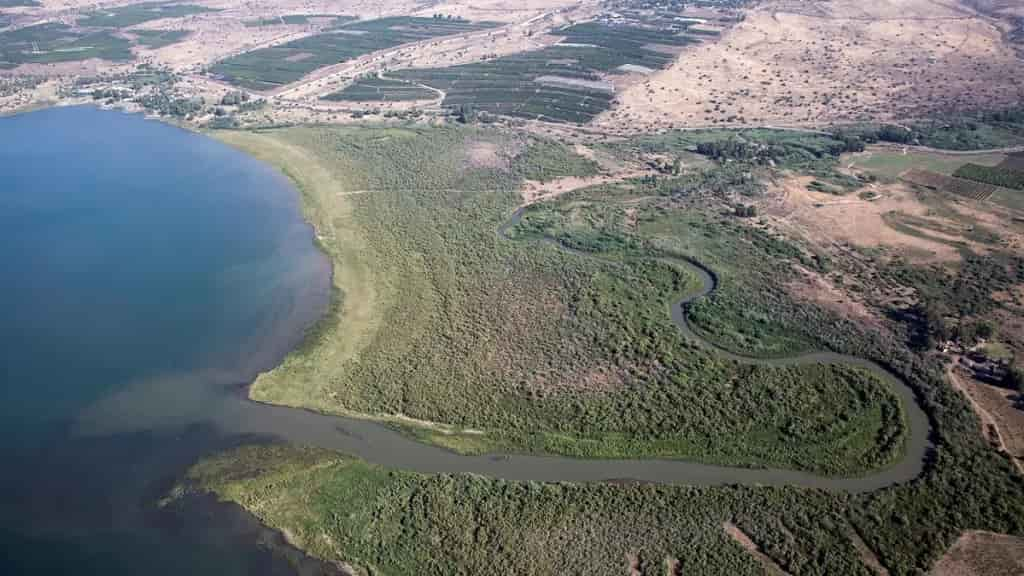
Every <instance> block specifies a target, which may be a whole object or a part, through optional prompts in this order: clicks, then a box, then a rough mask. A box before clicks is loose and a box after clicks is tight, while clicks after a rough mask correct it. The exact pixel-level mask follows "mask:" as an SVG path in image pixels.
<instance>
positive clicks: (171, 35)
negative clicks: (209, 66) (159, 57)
mask: <svg viewBox="0 0 1024 576" xmlns="http://www.w3.org/2000/svg"><path fill="white" fill-rule="evenodd" d="M131 33H132V34H133V35H134V36H135V42H136V43H137V44H138V45H140V46H145V47H146V48H151V49H156V48H163V47H164V46H170V45H171V44H177V43H178V42H181V41H182V40H184V39H185V38H187V37H188V35H189V34H190V32H189V31H188V30H132V31H131Z"/></svg>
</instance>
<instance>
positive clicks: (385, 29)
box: [210, 16, 494, 90]
mask: <svg viewBox="0 0 1024 576" xmlns="http://www.w3.org/2000/svg"><path fill="white" fill-rule="evenodd" d="M493 26H494V24H493V23H490V22H473V23H470V22H466V21H464V20H446V19H439V18H415V17H411V16H410V17H405V16H402V17H393V18H381V19H379V20H367V21H359V22H354V23H350V24H349V23H339V24H338V25H337V27H336V28H334V29H331V30H328V31H326V32H324V33H321V34H316V35H313V36H309V37H306V38H300V39H298V40H293V41H291V42H287V43H285V44H281V45H280V46H271V47H269V48H261V49H259V50H253V51H251V52H246V53H244V54H239V55H238V56H234V57H231V58H228V59H226V60H222V61H220V62H218V63H216V64H215V65H214V66H213V67H212V68H211V69H210V72H211V73H213V74H215V75H217V76H220V77H222V78H224V79H225V80H227V81H229V82H231V83H233V84H236V85H238V86H242V87H244V88H249V89H252V90H270V89H272V88H276V87H278V86H281V85H283V84H288V83H290V82H294V81H296V80H298V79H299V78H302V77H303V76H305V75H306V74H308V73H310V72H312V71H314V70H316V69H318V68H323V67H324V66H330V65H332V64H338V63H339V62H344V61H346V60H351V59H353V58H358V57H359V56H362V55H364V54H369V53H371V52H375V51H377V50H383V49H385V48H391V47H394V46H398V45H401V44H406V43H409V42H418V41H420V40H426V39H429V38H436V37H439V36H447V35H452V34H462V33H466V32H472V31H475V30H485V29H487V28H490V27H493Z"/></svg>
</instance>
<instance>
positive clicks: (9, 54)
mask: <svg viewBox="0 0 1024 576" xmlns="http://www.w3.org/2000/svg"><path fill="white" fill-rule="evenodd" d="M89 58H102V59H104V60H114V61H128V60H131V59H132V51H131V42H129V41H128V40H125V39H124V38H120V37H117V36H114V35H113V34H111V33H110V32H106V31H102V32H78V31H73V30H72V29H71V28H70V27H69V26H67V25H65V24H60V23H56V22H50V23H46V24H37V25H35V26H29V27H26V28H18V29H16V30H8V31H6V32H0V69H3V68H14V67H16V66H18V65H19V64H47V63H51V62H68V61H75V60H86V59H89Z"/></svg>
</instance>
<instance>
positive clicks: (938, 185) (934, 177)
mask: <svg viewBox="0 0 1024 576" xmlns="http://www.w3.org/2000/svg"><path fill="white" fill-rule="evenodd" d="M960 170H962V168H958V169H957V172H954V173H953V174H954V176H943V175H942V174H937V173H935V172H927V171H924V170H916V169H912V170H908V171H907V172H906V173H904V174H903V176H902V178H903V179H904V180H906V181H907V182H910V183H911V184H914V185H917V186H923V187H925V188H928V189H929V190H942V191H945V192H949V193H951V194H956V195H958V196H963V197H964V198H970V199H972V200H988V199H989V198H991V197H992V195H993V194H995V193H996V192H997V191H998V190H999V187H998V186H993V185H992V184H987V183H985V182H979V181H977V180H968V179H965V178H960V177H958V176H955V175H956V174H957V173H960Z"/></svg>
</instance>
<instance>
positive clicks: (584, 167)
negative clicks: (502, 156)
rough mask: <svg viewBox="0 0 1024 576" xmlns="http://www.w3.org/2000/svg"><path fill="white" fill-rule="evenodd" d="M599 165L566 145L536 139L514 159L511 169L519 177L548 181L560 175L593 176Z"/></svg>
mask: <svg viewBox="0 0 1024 576" xmlns="http://www.w3.org/2000/svg"><path fill="white" fill-rule="evenodd" d="M597 170H598V166H597V163H596V162H594V161H593V160H590V159H587V158H584V157H582V156H580V155H578V154H576V153H574V152H572V151H571V150H569V149H568V148H566V147H565V146H562V145H561V144H557V143H555V142H551V141H544V140H538V141H534V142H533V143H532V144H531V145H530V146H528V147H527V148H526V149H525V150H523V151H522V152H520V153H519V154H517V155H516V156H515V158H513V159H512V166H511V171H512V173H513V174H515V175H516V176H518V177H519V178H523V179H526V180H539V181H541V182H547V181H548V180H552V179H554V178H558V177H560V176H593V175H594V174H597Z"/></svg>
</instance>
